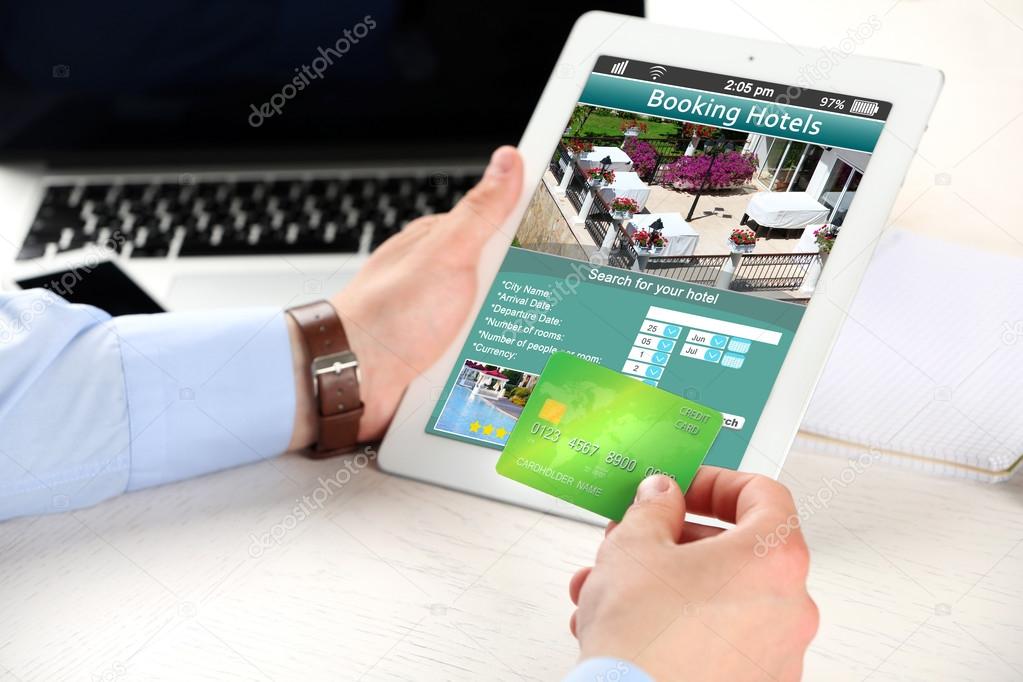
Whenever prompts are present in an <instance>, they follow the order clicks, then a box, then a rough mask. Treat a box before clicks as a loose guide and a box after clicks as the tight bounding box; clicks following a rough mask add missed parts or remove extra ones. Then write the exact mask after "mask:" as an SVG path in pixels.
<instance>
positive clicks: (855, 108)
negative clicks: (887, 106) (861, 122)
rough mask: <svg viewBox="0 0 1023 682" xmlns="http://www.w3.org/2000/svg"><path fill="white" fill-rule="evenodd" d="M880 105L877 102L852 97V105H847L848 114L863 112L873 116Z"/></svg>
mask: <svg viewBox="0 0 1023 682" xmlns="http://www.w3.org/2000/svg"><path fill="white" fill-rule="evenodd" d="M879 108H880V107H879V106H878V104H877V102H871V101H869V100H865V99H854V100H853V103H852V106H851V107H849V113H850V114H863V115H864V116H873V115H874V114H876V113H877V110H878V109H879Z"/></svg>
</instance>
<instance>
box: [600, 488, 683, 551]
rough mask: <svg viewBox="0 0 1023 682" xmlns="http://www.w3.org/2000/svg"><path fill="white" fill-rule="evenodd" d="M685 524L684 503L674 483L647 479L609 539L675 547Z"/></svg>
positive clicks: (680, 492)
mask: <svg viewBox="0 0 1023 682" xmlns="http://www.w3.org/2000/svg"><path fill="white" fill-rule="evenodd" d="M685 522H686V501H685V498H684V497H683V496H682V491H681V490H680V489H679V487H678V483H676V482H675V480H674V479H672V478H669V477H667V476H663V475H660V474H658V475H656V476H648V477H647V478H645V479H643V482H642V483H640V484H639V488H638V489H637V490H636V500H635V501H634V502H633V503H632V506H631V507H629V508H628V510H626V512H625V517H624V518H623V519H622V521H621V523H619V524H618V525H617V526H616V527H615V529H614V533H613V534H612V537H614V539H615V540H617V541H635V542H665V541H670V542H673V543H678V542H679V541H680V540H681V539H682V529H683V528H684V527H685Z"/></svg>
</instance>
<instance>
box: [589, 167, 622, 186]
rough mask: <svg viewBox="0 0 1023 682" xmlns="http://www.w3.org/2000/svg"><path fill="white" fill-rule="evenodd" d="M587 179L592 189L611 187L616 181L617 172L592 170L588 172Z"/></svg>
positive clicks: (601, 169) (600, 169)
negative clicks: (604, 186) (603, 186)
mask: <svg viewBox="0 0 1023 682" xmlns="http://www.w3.org/2000/svg"><path fill="white" fill-rule="evenodd" d="M586 179H587V180H588V181H589V183H590V186H591V187H600V186H602V185H610V184H611V183H612V182H614V181H615V172H614V171H613V170H610V169H608V170H604V169H603V168H591V169H589V170H588V171H586Z"/></svg>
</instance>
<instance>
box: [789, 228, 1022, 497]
mask: <svg viewBox="0 0 1023 682" xmlns="http://www.w3.org/2000/svg"><path fill="white" fill-rule="evenodd" d="M797 447H799V448H800V449H803V450H804V451H814V452H822V453H829V454H836V455H842V456H852V457H858V456H861V455H862V454H863V453H864V452H869V453H871V454H872V455H876V456H877V457H879V458H880V459H881V460H887V461H890V462H893V463H899V464H902V465H905V466H909V467H913V468H917V469H921V470H925V471H928V472H933V473H940V474H948V475H954V476H963V477H969V478H975V479H980V480H988V481H998V480H1004V479H1007V478H1009V477H1010V476H1011V475H1012V474H1013V473H1014V472H1015V471H1016V470H1017V469H1019V468H1020V467H1021V463H1020V462H1021V459H1023V260H1020V259H1018V258H1012V257H1009V256H1004V255H1000V254H996V253H991V252H984V251H977V250H971V249H968V248H964V247H962V246H959V245H954V244H949V243H946V242H941V241H937V240H933V239H929V238H927V237H923V236H921V235H918V234H914V233H910V232H904V231H893V232H889V233H888V235H886V237H885V238H884V239H883V241H882V243H881V244H880V245H879V246H878V249H877V253H876V254H875V257H874V259H873V260H872V261H871V264H870V267H869V269H868V272H867V275H866V277H865V278H864V281H863V285H862V287H861V289H860V292H859V293H858V295H857V298H856V300H855V302H854V303H853V306H852V307H851V309H850V311H849V318H848V320H847V322H846V323H845V326H844V327H843V329H842V333H841V336H840V337H839V340H838V342H837V344H836V346H835V349H834V351H833V353H832V355H831V359H830V360H829V362H828V365H827V367H826V369H825V371H824V374H823V376H822V378H821V381H820V383H819V385H818V387H817V390H816V392H815V393H814V397H813V400H812V401H811V404H810V407H809V410H808V412H807V414H806V417H805V419H804V421H803V425H802V431H801V432H800V436H799V439H798V440H797Z"/></svg>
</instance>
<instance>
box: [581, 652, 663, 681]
mask: <svg viewBox="0 0 1023 682" xmlns="http://www.w3.org/2000/svg"><path fill="white" fill-rule="evenodd" d="M584 681H585V682H654V678H652V677H650V676H649V675H647V674H646V673H645V672H643V670H642V668H640V667H639V666H638V665H636V664H635V663H630V662H629V661H623V660H621V659H620V658H605V657H601V658H587V659H586V660H585V661H582V662H580V663H579V665H577V666H576V667H575V668H573V669H572V672H570V673H569V674H568V675H567V676H566V677H565V679H564V681H563V682H584Z"/></svg>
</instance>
